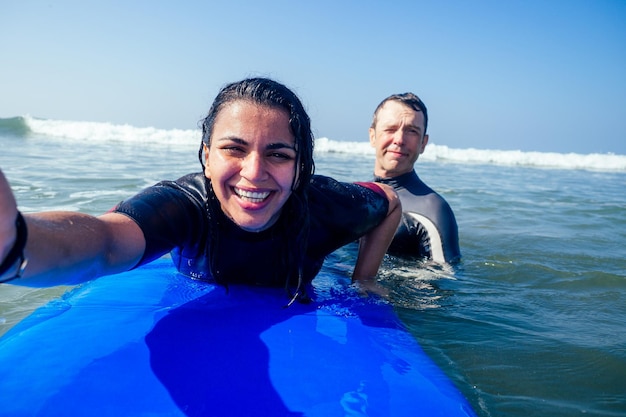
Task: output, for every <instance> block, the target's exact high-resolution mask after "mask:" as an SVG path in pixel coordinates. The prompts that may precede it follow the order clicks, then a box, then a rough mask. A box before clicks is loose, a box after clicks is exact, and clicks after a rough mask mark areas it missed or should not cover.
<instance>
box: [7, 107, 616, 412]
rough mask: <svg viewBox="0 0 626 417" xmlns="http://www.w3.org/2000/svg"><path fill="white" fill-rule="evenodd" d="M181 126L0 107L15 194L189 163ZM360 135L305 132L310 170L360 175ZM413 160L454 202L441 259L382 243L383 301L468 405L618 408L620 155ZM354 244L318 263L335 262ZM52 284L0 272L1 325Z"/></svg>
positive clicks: (34, 207)
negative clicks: (386, 296) (450, 239)
mask: <svg viewBox="0 0 626 417" xmlns="http://www.w3.org/2000/svg"><path fill="white" fill-rule="evenodd" d="M199 142H200V135H199V132H198V131H195V130H158V129H152V128H137V127H133V126H115V125H111V124H106V123H86V122H72V121H58V120H56V121H55V120H41V119H36V118H32V117H15V118H5V119H0V146H1V149H2V150H1V151H0V167H1V168H2V169H3V171H4V173H5V174H6V175H7V177H8V178H9V180H10V182H11V185H12V187H13V189H14V191H15V194H16V197H17V200H18V204H19V206H20V209H21V210H22V211H24V212H32V211H41V210H49V209H63V210H78V211H82V212H86V213H91V214H99V213H102V212H103V211H106V210H108V209H109V208H111V207H112V206H113V205H115V204H116V203H117V202H118V201H120V200H121V199H123V198H125V197H127V196H130V195H132V194H133V193H135V192H137V191H139V190H140V189H142V188H143V187H145V186H148V185H151V184H153V183H154V182H157V181H159V180H161V179H174V178H177V177H178V176H181V175H183V174H186V173H188V172H192V171H197V170H198V169H199V167H200V165H199V162H198V159H197V148H198V145H199ZM372 165H373V151H372V150H371V148H370V147H369V145H368V143H367V140H366V138H364V140H363V142H362V143H354V142H344V141H341V140H333V139H328V138H319V139H317V140H316V166H317V173H320V174H325V175H330V176H333V177H336V178H338V179H341V180H346V181H352V180H367V179H370V178H371V175H372ZM417 170H418V173H419V175H420V176H421V177H422V178H423V179H424V180H425V181H426V182H427V183H428V184H429V185H431V186H432V187H433V188H435V189H436V190H437V191H439V192H440V193H441V194H442V195H443V196H444V197H445V198H446V199H447V200H448V202H449V203H450V204H451V206H452V207H453V209H454V211H455V214H456V217H457V222H458V224H459V233H460V239H461V250H462V253H463V260H462V262H461V263H460V264H459V265H458V266H455V267H454V268H452V267H440V266H435V265H429V264H419V263H415V262H409V261H406V260H401V259H396V258H392V257H388V258H386V259H385V261H384V265H383V269H382V271H381V274H380V275H381V280H382V284H383V285H385V286H386V287H387V288H389V289H390V290H391V297H390V298H391V301H392V302H393V303H394V305H395V306H396V308H397V311H398V314H399V315H400V317H401V318H402V320H403V321H404V322H405V323H406V325H407V326H408V327H409V329H410V330H411V332H412V333H413V335H414V336H415V337H416V339H417V340H418V341H419V342H420V343H421V345H422V347H423V348H424V350H425V351H426V352H427V353H428V354H429V355H430V356H431V357H432V358H433V359H434V360H435V361H436V362H437V363H438V364H439V366H440V367H441V368H442V369H443V370H444V371H445V372H446V373H447V374H448V375H449V377H450V378H451V379H452V380H453V381H454V383H455V384H456V385H457V386H458V388H459V389H460V390H461V392H463V394H464V395H465V396H466V397H467V398H468V400H469V401H470V403H471V404H472V405H473V407H474V408H475V410H476V412H477V413H478V414H479V415H480V416H529V415H532V416H551V417H554V416H568V417H569V416H578V415H581V416H626V331H625V330H624V323H625V322H626V156H624V155H609V154H593V155H577V154H558V153H537V152H511V151H497V150H477V149H450V148H448V147H446V146H443V145H437V144H431V145H429V146H428V148H427V150H426V153H425V154H424V155H423V156H422V157H421V158H420V160H419V161H418V163H417ZM352 257H353V252H352V251H350V250H349V249H346V250H340V251H338V252H337V253H336V254H334V255H333V256H331V257H330V258H329V259H328V262H327V264H328V265H327V267H328V268H333V269H335V270H337V271H346V273H348V272H349V268H350V265H351V264H352V263H353V259H352ZM66 290H67V287H59V288H48V289H30V288H22V287H19V286H12V285H3V286H0V334H3V333H4V332H6V331H7V330H8V329H9V328H10V327H11V326H13V325H15V323H17V322H18V321H19V320H20V319H22V318H23V317H25V316H26V315H27V314H29V313H30V312H32V311H33V310H34V309H35V308H36V307H38V306H40V305H42V304H43V303H45V302H47V301H48V300H50V299H53V298H55V297H58V296H59V295H60V294H62V293H63V292H64V291H66Z"/></svg>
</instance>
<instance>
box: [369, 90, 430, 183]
mask: <svg viewBox="0 0 626 417" xmlns="http://www.w3.org/2000/svg"><path fill="white" fill-rule="evenodd" d="M369 135H370V144H371V145H372V147H373V148H374V149H376V163H375V165H374V174H375V175H376V176H379V177H382V178H389V177H395V176H398V175H401V174H405V173H407V172H410V171H412V170H413V165H414V164H415V161H417V158H418V157H419V155H420V154H422V153H423V152H424V149H425V148H426V144H427V143H428V135H424V114H423V113H422V112H418V111H415V110H413V109H412V108H410V107H408V106H405V105H404V104H402V103H400V102H398V101H393V100H392V101H388V102H387V103H385V104H384V106H383V107H382V108H381V109H380V110H379V112H378V116H377V118H376V126H374V127H373V128H370V130H369Z"/></svg>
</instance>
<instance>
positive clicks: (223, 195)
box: [204, 100, 296, 232]
mask: <svg viewBox="0 0 626 417" xmlns="http://www.w3.org/2000/svg"><path fill="white" fill-rule="evenodd" d="M204 153H205V161H206V163H205V170H204V174H205V175H206V177H207V178H209V179H210V180H211V184H212V186H213V190H214V191H215V195H216V197H217V199H218V201H219V202H220V205H221V208H222V211H223V212H224V213H225V214H226V216H228V217H229V218H230V219H231V220H232V221H233V222H235V223H236V224H237V225H238V226H239V227H241V228H242V229H244V230H248V231H257V232H258V231H261V230H264V229H267V228H268V227H270V226H272V225H273V224H274V223H275V222H276V220H277V219H278V217H279V216H280V213H281V210H282V208H283V206H284V205H285V202H286V201H287V199H288V198H289V196H290V195H291V192H292V189H291V187H292V185H293V183H294V176H295V163H296V150H295V138H294V135H293V133H292V132H291V129H290V127H289V114H288V113H287V112H286V111H285V110H283V109H280V108H275V107H268V106H263V105H259V104H256V103H253V102H250V101H246V100H237V101H233V102H231V103H228V104H227V105H225V106H224V107H223V108H222V109H221V110H220V112H219V114H218V115H217V117H216V119H215V124H214V126H213V133H212V135H211V141H210V148H207V147H206V146H205V148H204Z"/></svg>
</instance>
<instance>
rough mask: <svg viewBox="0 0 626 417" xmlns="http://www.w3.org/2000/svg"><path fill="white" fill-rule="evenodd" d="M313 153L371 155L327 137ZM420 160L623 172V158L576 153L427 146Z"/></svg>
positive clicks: (364, 146) (365, 145)
mask: <svg viewBox="0 0 626 417" xmlns="http://www.w3.org/2000/svg"><path fill="white" fill-rule="evenodd" d="M315 150H316V152H328V153H346V154H358V155H372V156H373V155H374V149H373V148H372V147H371V146H370V144H369V141H366V140H364V141H363V142H339V141H334V140H330V139H328V138H318V139H316V140H315ZM420 160H422V161H432V162H436V161H442V162H455V163H472V164H493V165H508V166H527V167H537V168H558V169H586V170H593V171H612V172H626V155H615V154H611V153H607V154H599V153H592V154H577V153H557V152H523V151H502V150H493V149H474V148H467V149H454V148H449V147H447V146H445V145H436V144H433V143H429V144H428V145H427V146H426V150H425V151H424V154H422V155H421V156H420Z"/></svg>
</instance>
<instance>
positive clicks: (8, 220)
mask: <svg viewBox="0 0 626 417" xmlns="http://www.w3.org/2000/svg"><path fill="white" fill-rule="evenodd" d="M16 218H17V204H16V203H15V197H14V196H13V191H12V190H11V186H10V185H9V182H8V181H7V179H6V177H5V176H4V174H3V173H2V170H0V264H1V263H2V261H4V259H5V258H6V256H7V255H8V253H9V251H10V250H11V248H13V244H14V243H15V239H16V237H17V229H16V227H15V219H16Z"/></svg>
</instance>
